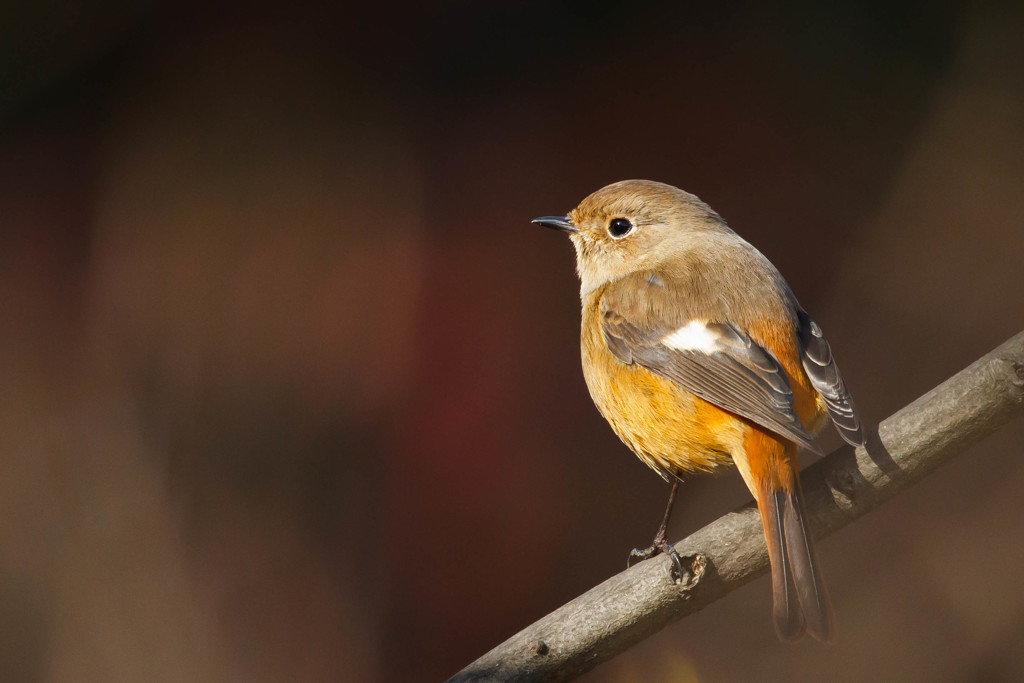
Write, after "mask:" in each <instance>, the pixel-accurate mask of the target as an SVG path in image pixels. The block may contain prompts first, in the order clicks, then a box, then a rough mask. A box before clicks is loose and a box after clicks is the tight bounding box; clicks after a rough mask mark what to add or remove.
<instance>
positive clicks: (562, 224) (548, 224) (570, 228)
mask: <svg viewBox="0 0 1024 683" xmlns="http://www.w3.org/2000/svg"><path fill="white" fill-rule="evenodd" d="M530 222H531V223H537V224H538V225H543V226H544V227H545V228H551V229H552V230H561V231H562V232H579V231H580V229H579V228H577V227H576V226H575V225H573V224H572V221H571V220H569V217H568V216H541V217H540V218H534V219H533V220H532V221H530Z"/></svg>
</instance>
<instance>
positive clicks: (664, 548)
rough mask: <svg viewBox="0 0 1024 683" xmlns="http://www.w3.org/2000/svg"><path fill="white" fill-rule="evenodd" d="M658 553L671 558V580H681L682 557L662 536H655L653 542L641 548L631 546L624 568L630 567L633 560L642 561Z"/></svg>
mask: <svg viewBox="0 0 1024 683" xmlns="http://www.w3.org/2000/svg"><path fill="white" fill-rule="evenodd" d="M659 553H663V554H665V555H668V556H669V557H670V558H672V562H673V563H674V565H673V567H672V580H673V581H681V580H682V578H683V558H681V557H680V556H679V553H677V552H676V549H675V548H674V547H673V546H672V544H671V543H669V542H668V541H666V540H665V539H664V538H655V539H654V543H652V544H651V547H649V548H644V549H643V550H640V549H639V548H633V549H632V550H630V551H629V557H628V558H627V559H626V568H627V569H629V568H630V567H632V566H633V561H634V560H639V561H640V562H643V561H644V560H649V559H651V558H652V557H654V556H655V555H658V554H659Z"/></svg>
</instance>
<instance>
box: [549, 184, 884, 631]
mask: <svg viewBox="0 0 1024 683" xmlns="http://www.w3.org/2000/svg"><path fill="white" fill-rule="evenodd" d="M534 223H539V224H541V225H544V226H546V227H549V228H554V229H556V230H561V231H564V232H567V233H568V234H569V237H570V238H571V240H572V243H573V245H574V246H575V248H576V267H577V271H578V273H579V276H580V280H581V288H580V298H581V299H582V303H583V321H582V333H581V347H582V348H581V350H582V357H583V374H584V377H585V378H586V382H587V387H588V388H589V389H590V395H591V396H592V397H593V399H594V403H595V404H596V405H597V408H598V410H599V411H600V412H601V414H602V415H603V416H604V417H605V419H607V420H608V422H609V424H610V425H611V427H612V429H613V430H615V433H616V434H618V436H619V438H621V439H622V441H623V442H625V444H626V445H627V446H629V448H630V449H631V450H632V451H633V452H634V453H636V454H637V455H638V456H639V457H640V459H641V460H642V461H643V462H644V463H646V464H647V465H649V466H650V467H651V468H653V469H654V470H655V471H656V472H658V473H659V474H660V475H661V476H662V477H664V478H665V479H666V480H668V481H670V482H671V483H672V491H671V493H670V494H669V502H668V507H667V509H666V511H665V517H664V519H663V521H662V524H661V527H660V528H659V530H658V533H657V535H656V536H655V538H654V543H653V545H652V546H651V547H650V548H648V549H647V550H645V551H634V553H633V555H634V556H638V557H641V558H647V557H650V556H652V555H655V554H656V553H658V552H665V553H669V554H673V555H674V554H675V551H674V550H673V549H672V547H671V545H669V544H668V542H667V541H666V539H665V530H666V527H667V525H668V520H669V515H670V514H671V511H672V504H673V502H674V500H675V495H676V490H677V487H678V485H679V480H680V478H683V477H686V476H688V475H691V474H695V473H699V472H711V471H713V470H715V469H717V468H719V467H722V466H724V465H728V464H730V463H735V464H736V467H737V469H739V472H740V475H741V476H742V477H743V481H744V482H746V484H747V487H748V488H749V489H750V492H751V493H752V494H753V496H754V498H755V500H756V501H757V507H758V510H759V511H760V513H761V522H762V524H763V526H764V534H765V539H766V542H767V546H768V556H769V560H770V562H771V567H772V594H773V599H774V608H773V619H774V623H775V628H776V631H777V632H778V634H779V637H780V638H782V639H784V640H795V639H797V638H799V637H800V636H801V635H803V633H804V631H805V630H806V631H807V632H809V633H810V634H811V635H813V636H814V637H815V638H818V639H819V640H829V639H830V638H831V636H832V632H833V619H832V607H831V603H830V601H829V597H828V592H827V590H826V589H825V584H824V583H823V582H822V579H821V576H820V574H819V571H818V565H817V560H816V557H815V551H814V544H813V539H812V538H811V535H810V533H809V531H808V529H807V526H806V523H805V521H804V505H803V497H802V494H801V492H800V477H799V470H798V466H797V451H798V449H799V448H801V447H803V448H806V449H808V450H811V451H814V452H816V453H820V452H821V451H820V449H819V448H818V445H817V444H816V443H815V441H814V437H813V436H812V435H813V434H816V433H818V432H819V431H820V430H821V428H822V427H823V426H824V423H825V422H826V421H827V419H828V416H830V417H831V418H832V422H833V423H834V424H835V426H836V428H837V429H838V431H839V433H840V435H841V436H842V437H843V439H845V440H846V441H847V442H849V443H851V444H854V445H861V444H863V442H864V435H863V430H862V427H861V422H860V419H859V417H858V416H857V410H856V408H855V407H854V405H853V400H852V399H851V398H850V394H849V392H848V391H847V389H846V385H845V384H844V383H843V378H842V377H841V376H840V374H839V370H838V368H837V367H836V365H835V362H834V360H833V358H832V353H831V350H830V349H829V345H828V342H827V341H825V338H824V336H822V333H821V329H819V327H818V326H817V325H816V324H815V323H814V321H813V320H811V318H810V317H809V316H808V315H807V313H805V312H804V311H803V309H801V308H800V305H799V304H798V303H797V301H796V298H795V297H794V296H793V293H792V292H791V291H790V289H789V286H788V285H787V284H786V282H785V280H783V278H782V275H780V274H779V272H778V270H776V269H775V266H773V265H772V264H771V263H770V262H769V261H768V259H767V258H765V257H764V255H762V254H761V252H759V251H758V250H757V249H755V248H754V247H753V246H751V245H750V244H749V243H747V242H746V241H744V240H743V239H742V238H740V237H739V236H738V235H737V234H736V233H734V232H733V231H732V230H731V229H730V228H729V226H727V225H726V224H725V221H723V220H722V219H721V217H719V215H718V214H717V213H715V212H714V211H712V210H711V208H710V207H708V205H707V204H705V203H704V202H702V201H701V200H700V199H698V198H697V197H695V196H694V195H692V194H689V193H687V192H684V191H682V190H679V189H677V188H675V187H672V186H670V185H664V184H662V183H656V182H652V181H648V180H626V181H622V182H619V183H614V184H612V185H608V186H607V187H604V188H602V189H600V190H598V191H597V192H595V193H593V194H592V195H590V196H589V197H587V198H586V199H584V200H583V201H582V202H581V203H580V205H579V206H577V207H576V208H575V209H573V210H572V211H570V212H569V214H568V215H567V216H546V217H543V218H537V219H535V220H534Z"/></svg>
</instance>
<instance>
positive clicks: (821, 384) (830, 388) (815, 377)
mask: <svg viewBox="0 0 1024 683" xmlns="http://www.w3.org/2000/svg"><path fill="white" fill-rule="evenodd" d="M797 316H798V319H799V327H798V328H797V338H798V339H799V341H800V360H801V361H802V362H803V365H804V370H805V371H806V372H807V376H808V377H809V378H810V380H811V385H812V386H813V387H814V388H815V389H816V390H817V392H818V393H819V394H821V398H822V399H824V401H825V406H826V407H827V408H828V414H829V416H830V417H831V418H832V422H833V424H835V426H836V430H837V431H838V432H839V435H840V436H841V437H843V440H844V441H846V443H848V444H852V445H854V446H863V445H864V428H863V427H862V425H861V421H860V416H859V415H857V407H856V406H855V405H853V398H851V396H850V392H849V391H848V390H847V389H846V383H845V382H843V376H842V375H840V374H839V368H838V367H836V362H835V359H833V358H832V349H831V348H830V347H829V345H828V341H827V340H826V339H825V336H824V335H823V334H822V333H821V328H820V327H818V324H817V323H816V322H814V321H813V320H811V317H810V316H809V315H807V313H805V312H804V311H802V310H801V311H798V312H797Z"/></svg>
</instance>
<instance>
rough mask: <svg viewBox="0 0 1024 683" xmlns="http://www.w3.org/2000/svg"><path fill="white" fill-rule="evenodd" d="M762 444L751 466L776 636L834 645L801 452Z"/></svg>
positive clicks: (773, 441)
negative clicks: (807, 635) (804, 490)
mask: <svg viewBox="0 0 1024 683" xmlns="http://www.w3.org/2000/svg"><path fill="white" fill-rule="evenodd" d="M764 436H765V437H767V435H764ZM758 441H760V444H758V445H759V446H761V448H758V449H756V450H755V452H751V449H748V452H747V460H748V464H749V467H750V475H751V477H750V478H751V479H752V481H751V482H750V483H752V484H753V486H751V488H753V489H756V490H755V492H754V495H755V496H756V497H757V507H758V510H759V511H760V513H761V524H762V526H763V527H764V536H765V540H766V542H767V545H768V558H769V560H770V561H771V567H772V598H773V603H774V604H773V609H772V616H773V620H774V622H775V630H776V631H777V632H778V634H779V637H780V638H781V639H783V640H797V639H798V638H800V637H801V636H802V635H803V634H804V632H805V631H806V632H807V633H810V634H811V635H812V636H814V637H815V638H817V639H818V640H821V641H828V640H831V638H832V632H833V621H832V603H831V601H830V600H829V597H828V590H827V589H826V588H825V583H824V581H822V579H821V574H820V573H819V571H818V560H817V555H816V553H815V551H814V539H813V538H811V534H810V531H809V530H808V529H807V524H806V520H805V514H804V504H803V495H802V494H801V492H800V477H799V472H798V471H797V466H796V446H795V445H792V444H787V443H784V442H781V441H778V440H776V439H774V438H771V437H767V438H763V439H758Z"/></svg>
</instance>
